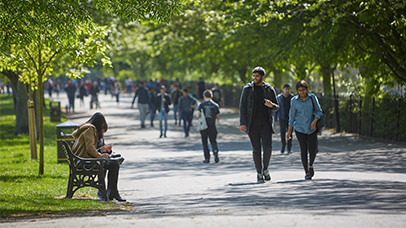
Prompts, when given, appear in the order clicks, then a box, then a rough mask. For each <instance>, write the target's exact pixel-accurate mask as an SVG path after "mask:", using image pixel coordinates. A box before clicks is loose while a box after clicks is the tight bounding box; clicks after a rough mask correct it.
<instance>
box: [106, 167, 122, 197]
mask: <svg viewBox="0 0 406 228" xmlns="http://www.w3.org/2000/svg"><path fill="white" fill-rule="evenodd" d="M104 168H106V169H107V170H108V171H109V173H108V174H107V192H110V193H111V194H117V193H118V189H117V182H118V171H119V170H120V164H119V163H118V161H117V160H108V163H107V165H106V166H105V167H104Z"/></svg>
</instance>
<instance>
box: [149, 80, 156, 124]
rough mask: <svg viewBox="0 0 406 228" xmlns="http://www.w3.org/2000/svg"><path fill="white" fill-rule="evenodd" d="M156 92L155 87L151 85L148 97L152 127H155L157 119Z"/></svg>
mask: <svg viewBox="0 0 406 228" xmlns="http://www.w3.org/2000/svg"><path fill="white" fill-rule="evenodd" d="M155 102H156V93H155V87H151V88H150V89H149V97H148V105H149V117H150V120H151V127H154V120H155V115H156V113H155V109H156V104H155Z"/></svg>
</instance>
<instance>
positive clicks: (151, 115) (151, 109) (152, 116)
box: [149, 107, 155, 127]
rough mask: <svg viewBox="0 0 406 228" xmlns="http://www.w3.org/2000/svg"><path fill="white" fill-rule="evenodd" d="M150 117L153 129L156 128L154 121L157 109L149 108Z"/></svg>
mask: <svg viewBox="0 0 406 228" xmlns="http://www.w3.org/2000/svg"><path fill="white" fill-rule="evenodd" d="M149 116H150V118H151V127H153V126H154V119H155V107H153V108H152V107H150V108H149Z"/></svg>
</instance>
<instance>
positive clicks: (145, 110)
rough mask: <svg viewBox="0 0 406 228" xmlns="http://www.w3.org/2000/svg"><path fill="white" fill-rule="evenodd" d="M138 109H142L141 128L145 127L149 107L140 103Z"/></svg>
mask: <svg viewBox="0 0 406 228" xmlns="http://www.w3.org/2000/svg"><path fill="white" fill-rule="evenodd" d="M138 108H139V109H140V120H141V126H145V119H146V118H147V112H148V110H149V105H148V104H142V103H138Z"/></svg>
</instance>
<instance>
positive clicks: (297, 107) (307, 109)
mask: <svg viewBox="0 0 406 228" xmlns="http://www.w3.org/2000/svg"><path fill="white" fill-rule="evenodd" d="M312 98H313V99H312ZM290 104H291V105H290V111H289V126H293V127H294V129H295V130H296V131H298V132H300V133H303V134H308V135H310V134H312V133H313V132H315V131H316V129H317V128H314V129H313V130H310V124H311V123H312V122H313V120H314V118H315V117H317V118H318V119H320V117H321V115H322V114H323V112H322V110H321V107H320V104H319V101H318V99H317V96H316V95H314V94H312V93H310V94H309V93H308V96H307V98H306V100H304V101H303V100H302V99H300V98H299V95H296V96H294V97H293V98H292V100H291V102H290ZM313 107H314V109H313ZM313 110H314V111H313Z"/></svg>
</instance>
